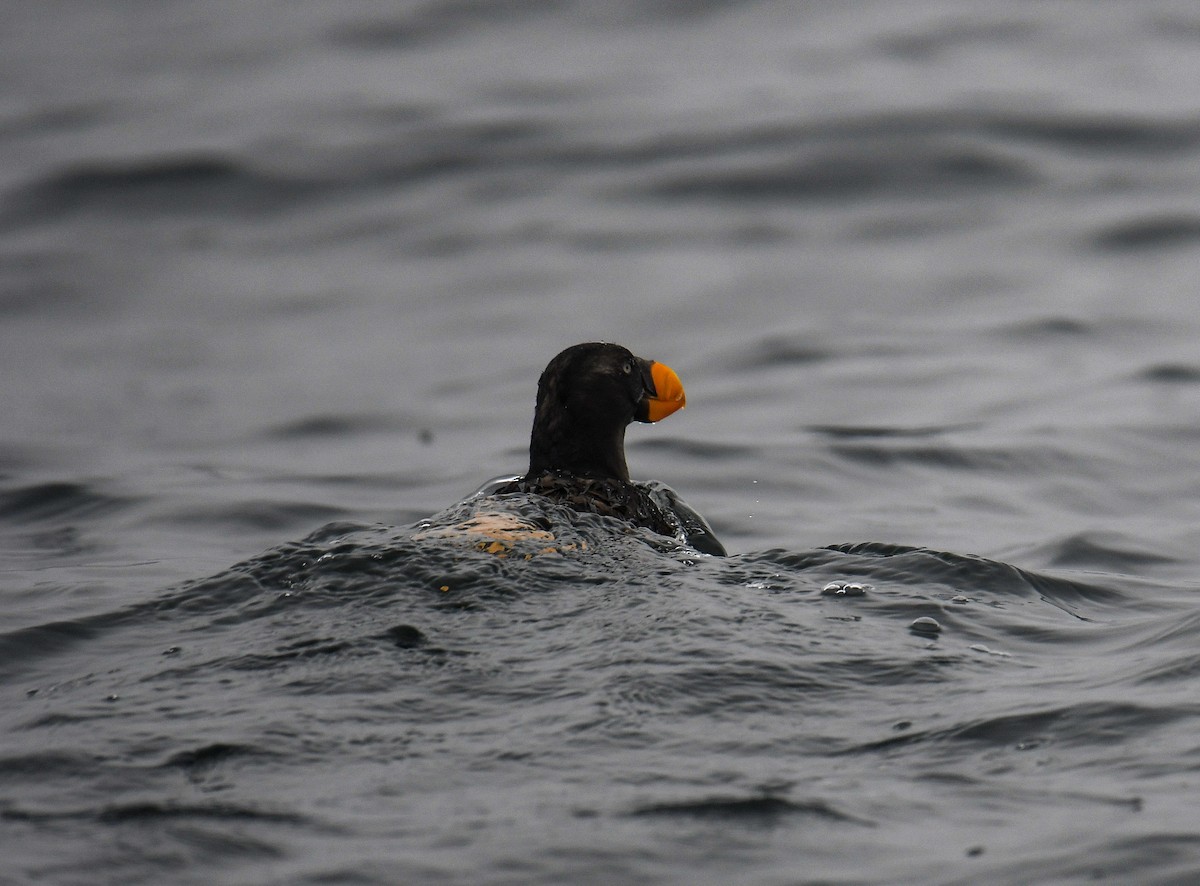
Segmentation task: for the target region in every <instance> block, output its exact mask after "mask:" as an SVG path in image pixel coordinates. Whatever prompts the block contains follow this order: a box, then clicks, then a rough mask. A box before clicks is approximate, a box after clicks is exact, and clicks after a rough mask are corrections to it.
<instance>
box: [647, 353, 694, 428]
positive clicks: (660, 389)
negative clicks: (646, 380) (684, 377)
mask: <svg viewBox="0 0 1200 886" xmlns="http://www.w3.org/2000/svg"><path fill="white" fill-rule="evenodd" d="M650 377H651V378H652V379H654V390H655V395H654V396H653V397H647V398H646V421H652V422H653V421H662V420H663V419H664V418H666V417H667V416H668V415H670V414H671V413H672V412H675V411H676V410H678V409H682V408H683V407H684V406H686V405H687V397H685V396H684V393H683V382H681V381H680V380H679V376H678V375H676V374H675V370H674V369H672V368H671V367H670V366H668V365H667V364H665V363H651V364H650Z"/></svg>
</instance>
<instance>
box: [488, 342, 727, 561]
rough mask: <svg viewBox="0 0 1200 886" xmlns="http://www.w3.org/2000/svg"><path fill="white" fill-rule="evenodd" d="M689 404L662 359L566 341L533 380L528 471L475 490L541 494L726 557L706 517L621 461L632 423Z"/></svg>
mask: <svg viewBox="0 0 1200 886" xmlns="http://www.w3.org/2000/svg"><path fill="white" fill-rule="evenodd" d="M686 403H687V399H686V396H685V395H684V391H683V384H682V382H680V380H679V376H678V375H676V374H675V372H674V370H672V369H671V368H670V367H669V366H667V365H666V364H664V363H657V362H655V361H653V360H647V359H645V358H642V357H637V356H635V355H634V354H633V353H632V352H631V351H629V349H627V348H623V347H621V346H620V345H616V344H609V343H607V342H585V343H583V344H578V345H574V346H572V347H569V348H567V349H566V350H565V351H563V352H562V353H560V354H558V356H556V357H555V358H554V359H553V360H551V361H550V363H549V364H548V365H547V366H546V369H545V371H543V372H542V375H541V378H539V379H538V389H537V401H536V404H535V406H534V413H533V430H532V432H531V433H530V439H529V468H528V470H527V471H526V472H525V475H524V476H522V477H515V478H506V479H505V480H504V481H497V482H496V483H494V484H489V485H488V486H485V487H484V488H483V489H482V490H480V491H481V492H483V493H485V494H490V495H504V494H508V493H527V494H534V495H541V496H545V497H546V498H549V499H551V500H553V501H555V502H558V503H560V504H564V505H567V506H568V507H570V508H572V509H574V510H576V511H582V512H589V513H594V514H602V515H605V516H610V517H616V518H618V519H621V520H625V521H627V522H629V523H633V524H635V525H638V526H644V527H646V528H648V529H651V530H653V531H654V532H657V533H659V534H660V535H666V536H671V537H673V538H679V539H681V540H685V541H686V542H687V543H688V544H689V545H691V546H692V547H693V548H695V549H696V550H698V551H702V552H704V553H708V554H715V555H717V556H724V555H725V548H724V547H723V546H722V545H721V543H720V542H719V541H718V540H717V538H716V536H715V535H714V534H713V531H712V529H710V528H709V526H708V524H707V523H706V522H705V521H704V518H703V517H701V516H700V515H699V514H697V513H696V512H695V511H694V510H692V509H691V508H690V507H688V505H687V504H686V503H684V501H683V500H682V499H681V498H680V497H679V496H678V495H677V494H676V493H675V491H674V490H672V489H671V488H670V487H668V486H665V485H664V484H662V483H639V482H635V481H633V480H631V479H630V475H629V467H628V465H627V464H626V461H625V429H626V428H627V427H628V426H629V425H630V424H631V423H632V422H635V421H638V422H657V421H661V420H662V419H664V418H666V417H667V416H669V415H671V414H672V413H674V412H675V411H677V410H679V409H682V408H683V407H684V405H685V404H686Z"/></svg>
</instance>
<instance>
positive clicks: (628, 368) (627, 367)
mask: <svg viewBox="0 0 1200 886" xmlns="http://www.w3.org/2000/svg"><path fill="white" fill-rule="evenodd" d="M621 371H622V372H624V373H625V374H626V375H630V374H632V373H633V361H632V360H626V361H625V362H624V364H622V366H621Z"/></svg>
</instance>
